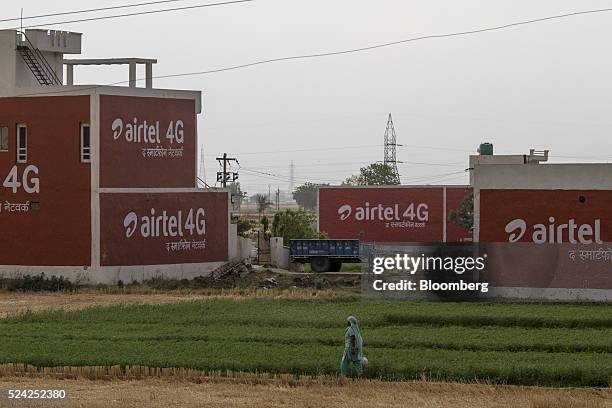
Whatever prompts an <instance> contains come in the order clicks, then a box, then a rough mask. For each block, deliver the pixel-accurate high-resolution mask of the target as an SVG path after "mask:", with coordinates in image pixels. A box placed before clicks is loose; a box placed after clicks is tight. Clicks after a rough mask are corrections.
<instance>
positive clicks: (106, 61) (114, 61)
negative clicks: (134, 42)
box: [64, 58, 157, 65]
mask: <svg viewBox="0 0 612 408" xmlns="http://www.w3.org/2000/svg"><path fill="white" fill-rule="evenodd" d="M131 63H135V64H157V60H156V59H154V58H84V59H78V58H77V59H64V65H127V64H131Z"/></svg>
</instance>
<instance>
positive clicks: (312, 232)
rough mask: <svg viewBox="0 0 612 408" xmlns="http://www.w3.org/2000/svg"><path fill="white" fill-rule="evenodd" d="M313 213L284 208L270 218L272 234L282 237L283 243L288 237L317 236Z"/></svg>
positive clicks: (304, 237) (303, 237) (305, 237)
mask: <svg viewBox="0 0 612 408" xmlns="http://www.w3.org/2000/svg"><path fill="white" fill-rule="evenodd" d="M315 221H316V218H315V215H314V214H312V213H309V212H306V211H303V210H298V211H295V210H285V211H283V212H279V213H276V214H275V215H274V220H272V235H273V236H275V237H283V241H284V243H285V245H289V240H290V239H300V238H301V239H310V238H319V237H320V236H321V235H320V234H319V233H318V232H317V230H316V227H315Z"/></svg>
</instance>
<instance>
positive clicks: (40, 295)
mask: <svg viewBox="0 0 612 408" xmlns="http://www.w3.org/2000/svg"><path fill="white" fill-rule="evenodd" d="M346 296H347V294H345V293H338V292H335V291H332V290H329V291H326V290H323V291H321V290H319V291H314V290H308V289H295V290H293V289H278V290H277V289H250V290H232V289H228V290H202V291H199V292H181V291H175V292H172V291H169V292H163V293H151V292H150V291H146V292H142V293H139V292H130V291H126V292H119V293H117V292H112V293H106V292H103V291H98V290H90V291H83V292H77V293H63V292H25V293H23V292H0V318H5V317H9V316H14V315H16V314H20V313H24V312H27V311H31V312H39V311H43V310H59V309H61V310H78V309H84V308H87V307H91V306H111V305H119V304H124V305H132V304H162V303H176V302H185V301H192V300H198V299H236V300H239V299H302V300H303V299H324V300H331V299H337V298H339V297H346Z"/></svg>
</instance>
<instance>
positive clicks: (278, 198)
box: [276, 187, 280, 211]
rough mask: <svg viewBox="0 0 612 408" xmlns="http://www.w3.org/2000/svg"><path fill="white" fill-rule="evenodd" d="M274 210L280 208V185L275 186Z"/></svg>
mask: <svg viewBox="0 0 612 408" xmlns="http://www.w3.org/2000/svg"><path fill="white" fill-rule="evenodd" d="M276 210H277V211H278V210H280V187H277V188H276Z"/></svg>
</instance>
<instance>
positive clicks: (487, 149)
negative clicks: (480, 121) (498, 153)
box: [478, 143, 493, 156]
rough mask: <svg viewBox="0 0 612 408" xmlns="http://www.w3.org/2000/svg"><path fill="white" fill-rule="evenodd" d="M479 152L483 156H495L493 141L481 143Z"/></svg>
mask: <svg viewBox="0 0 612 408" xmlns="http://www.w3.org/2000/svg"><path fill="white" fill-rule="evenodd" d="M478 153H480V155H481V156H493V143H481V144H480V147H479V148H478Z"/></svg>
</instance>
